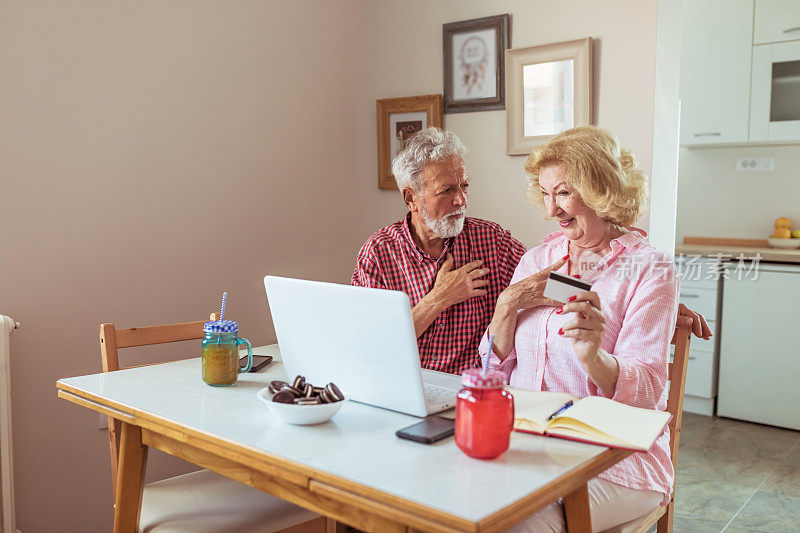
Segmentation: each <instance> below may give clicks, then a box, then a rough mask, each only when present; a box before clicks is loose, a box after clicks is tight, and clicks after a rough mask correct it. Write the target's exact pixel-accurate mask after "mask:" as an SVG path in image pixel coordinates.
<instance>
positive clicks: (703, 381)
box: [675, 257, 720, 415]
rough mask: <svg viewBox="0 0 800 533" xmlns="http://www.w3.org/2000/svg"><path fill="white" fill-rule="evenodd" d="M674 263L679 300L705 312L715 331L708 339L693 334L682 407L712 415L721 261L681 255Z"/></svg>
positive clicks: (715, 378) (715, 392)
mask: <svg viewBox="0 0 800 533" xmlns="http://www.w3.org/2000/svg"><path fill="white" fill-rule="evenodd" d="M675 264H676V266H677V268H678V275H679V278H680V293H679V298H678V299H679V301H680V303H682V304H684V305H686V307H688V308H689V309H691V310H692V311H696V312H698V313H700V314H702V315H703V316H704V317H705V319H706V320H707V321H708V325H709V327H710V328H711V331H712V333H714V336H713V337H711V339H709V340H704V339H700V338H698V337H695V336H694V335H693V336H692V338H691V341H690V344H689V361H688V363H687V367H686V383H685V389H684V398H683V410H684V411H688V412H690V413H699V414H704V415H713V414H714V398H715V397H716V395H717V349H716V345H717V338H718V333H717V332H718V327H717V324H718V323H719V322H718V318H719V315H718V301H719V290H718V288H719V283H720V282H719V279H718V278H719V277H720V276H718V274H717V273H718V272H719V269H718V266H717V265H718V262H717V260H716V259H709V258H703V259H700V258H697V257H678V258H676V260H675Z"/></svg>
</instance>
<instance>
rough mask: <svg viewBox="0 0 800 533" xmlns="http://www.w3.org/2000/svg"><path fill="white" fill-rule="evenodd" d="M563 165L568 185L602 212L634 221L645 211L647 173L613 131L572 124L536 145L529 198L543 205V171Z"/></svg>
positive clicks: (621, 221) (528, 165)
mask: <svg viewBox="0 0 800 533" xmlns="http://www.w3.org/2000/svg"><path fill="white" fill-rule="evenodd" d="M550 165H562V166H563V167H564V169H565V172H566V175H567V179H566V181H567V185H568V186H569V188H570V189H572V190H573V191H576V192H577V193H578V194H579V195H580V197H581V199H582V200H583V202H584V203H585V204H586V205H587V206H588V207H589V208H591V209H592V210H594V211H595V212H596V213H597V214H598V215H599V216H601V217H602V218H605V219H608V220H610V221H611V222H612V223H614V224H616V225H618V226H624V227H627V226H631V225H633V223H634V222H636V221H637V220H638V219H639V217H641V216H642V213H644V210H645V207H646V203H647V197H648V187H647V176H646V175H645V173H644V172H643V171H642V170H641V169H639V168H638V167H637V166H636V158H635V157H634V156H633V153H632V152H630V151H629V150H621V149H620V148H619V143H618V142H617V139H616V137H615V136H614V134H612V133H611V132H610V131H608V130H605V129H603V128H598V127H597V126H581V127H579V128H572V129H570V130H567V131H565V132H563V133H561V134H559V135H558V136H556V137H555V138H554V139H553V140H552V141H550V142H549V143H547V144H546V145H544V146H540V147H539V148H537V149H536V150H534V151H533V152H532V153H531V155H529V156H528V159H527V160H526V161H525V171H526V172H527V173H528V192H527V196H528V199H529V200H530V201H531V202H532V203H533V204H534V205H536V206H538V207H540V208H541V209H542V210H544V201H543V200H542V193H541V190H540V189H539V173H540V172H541V170H542V169H543V168H544V167H547V166H550ZM544 217H545V218H546V219H547V218H549V217H548V216H547V215H546V214H545V215H544Z"/></svg>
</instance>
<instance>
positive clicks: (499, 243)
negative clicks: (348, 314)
mask: <svg viewBox="0 0 800 533" xmlns="http://www.w3.org/2000/svg"><path fill="white" fill-rule="evenodd" d="M409 218H410V213H409V214H408V215H406V217H405V219H403V220H400V221H398V222H395V223H394V224H392V225H391V226H386V227H385V228H383V229H381V230H380V231H378V232H377V233H375V234H374V235H373V236H372V237H370V238H369V240H368V241H367V242H366V243H365V244H364V246H363V247H362V248H361V251H359V252H358V262H357V264H356V269H355V271H354V272H353V278H352V280H351V283H352V284H353V285H358V286H361V287H373V288H378V289H392V290H398V291H403V292H405V293H406V294H408V296H409V297H410V299H411V305H412V306H415V305H417V303H419V301H420V300H421V299H422V297H423V296H425V295H426V294H428V292H430V290H431V289H432V288H433V284H434V282H435V281H436V274H437V273H438V272H439V267H440V266H441V265H442V262H443V261H444V258H445V257H446V256H447V254H448V253H451V254H452V255H453V260H454V266H453V268H459V267H461V266H463V265H465V264H467V263H469V262H471V261H476V260H478V259H482V260H483V267H488V268H490V269H491V271H490V272H489V274H488V278H487V279H488V280H489V285H487V286H486V287H485V289H486V290H487V293H486V295H485V296H477V297H475V298H469V299H468V300H465V301H463V302H461V303H460V304H456V305H454V306H451V307H449V308H448V309H446V310H445V311H444V312H443V313H442V314H441V315H439V316H438V317H437V318H436V320H434V321H433V323H432V324H431V325H430V326H429V327H428V329H427V330H425V333H423V334H422V335H421V336H420V337H419V339H417V343H418V345H419V355H420V358H421V360H422V361H421V363H422V367H423V368H428V369H431V370H439V371H442V372H450V373H454V374H458V373H461V372H462V371H463V370H465V369H467V368H473V367H475V366H479V365H480V357H479V355H478V344H479V343H480V340H481V336H482V335H483V332H484V331H486V328H487V327H488V326H489V321H490V320H491V319H492V314H493V313H494V308H495V305H496V304H497V298H498V296H500V293H501V292H502V291H503V289H505V288H506V287H507V286H508V283H509V281H510V280H511V276H512V275H513V274H514V269H515V268H516V266H517V263H519V260H520V259H521V258H522V256H523V255H524V254H525V247H524V246H523V245H522V243H520V242H519V241H518V240H516V239H515V238H514V237H512V236H511V233H510V232H508V231H506V230H504V229H503V228H501V227H500V225H498V224H495V223H494V222H489V221H487V220H481V219H478V218H471V217H467V218H466V220H465V221H464V229H463V230H462V231H461V233H459V234H458V235H457V236H455V237H452V238H450V239H447V240H445V244H444V253H442V256H441V257H439V259H431V257H430V256H429V255H428V254H426V253H425V252H423V251H422V250H420V249H419V248H418V247H417V245H416V244H414V241H413V240H412V238H411V233H410V231H409V226H408V224H409Z"/></svg>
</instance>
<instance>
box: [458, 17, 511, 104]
mask: <svg viewBox="0 0 800 533" xmlns="http://www.w3.org/2000/svg"><path fill="white" fill-rule="evenodd" d="M509 18H510V16H509V15H508V14H505V15H496V16H493V17H484V18H480V19H472V20H463V21H461V22H451V23H449V24H445V25H444V26H443V33H444V112H445V113H466V112H470V111H488V110H492V109H505V106H506V104H505V101H506V100H505V88H504V87H505V56H504V52H505V50H506V49H507V48H509V47H510V46H511V30H510V26H509Z"/></svg>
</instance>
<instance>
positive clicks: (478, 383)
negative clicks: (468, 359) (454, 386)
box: [461, 368, 506, 389]
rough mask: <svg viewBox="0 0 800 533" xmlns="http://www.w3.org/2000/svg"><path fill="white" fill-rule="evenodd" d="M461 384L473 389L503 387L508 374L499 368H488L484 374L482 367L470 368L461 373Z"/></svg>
mask: <svg viewBox="0 0 800 533" xmlns="http://www.w3.org/2000/svg"><path fill="white" fill-rule="evenodd" d="M461 384H462V385H463V386H465V387H470V388H472V389H502V388H503V386H504V385H505V384H506V375H505V374H503V373H502V372H500V371H499V370H487V371H486V373H485V374H484V373H483V371H482V370H481V369H480V368H470V369H469V370H465V371H464V372H463V373H462V374H461Z"/></svg>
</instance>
